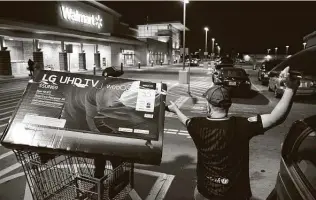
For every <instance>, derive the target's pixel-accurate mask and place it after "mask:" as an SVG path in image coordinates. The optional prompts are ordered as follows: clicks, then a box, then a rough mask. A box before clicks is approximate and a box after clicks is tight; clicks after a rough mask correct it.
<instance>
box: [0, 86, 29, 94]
mask: <svg viewBox="0 0 316 200" xmlns="http://www.w3.org/2000/svg"><path fill="white" fill-rule="evenodd" d="M25 88H26V87H17V88H11V89H5V90H1V92H0V93H7V92H16V91H21V90H25Z"/></svg>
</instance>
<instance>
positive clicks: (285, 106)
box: [252, 67, 299, 131]
mask: <svg viewBox="0 0 316 200" xmlns="http://www.w3.org/2000/svg"><path fill="white" fill-rule="evenodd" d="M280 79H282V81H283V82H284V84H285V86H286V88H285V90H284V93H283V96H282V98H281V100H280V101H279V102H278V104H277V105H276V106H275V107H274V109H273V110H272V112H271V113H270V114H263V115H261V119H262V125H263V129H264V130H265V131H267V130H269V129H271V128H273V127H275V126H277V125H279V124H281V123H283V122H284V121H285V119H286V117H287V115H288V114H289V112H290V110H291V107H292V104H293V97H294V95H295V93H296V90H297V88H298V86H299V80H292V79H290V74H289V67H286V68H285V69H284V70H283V71H282V72H281V73H280ZM252 118H256V117H252Z"/></svg>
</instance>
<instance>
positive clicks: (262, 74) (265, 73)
mask: <svg viewBox="0 0 316 200" xmlns="http://www.w3.org/2000/svg"><path fill="white" fill-rule="evenodd" d="M282 61H284V59H273V60H267V61H264V62H263V63H260V64H261V65H260V67H259V70H258V81H261V83H262V85H266V84H267V83H269V71H270V70H271V69H273V68H274V67H275V66H277V65H278V64H280V63H281V62H282Z"/></svg>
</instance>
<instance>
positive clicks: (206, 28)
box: [204, 27, 208, 60]
mask: <svg viewBox="0 0 316 200" xmlns="http://www.w3.org/2000/svg"><path fill="white" fill-rule="evenodd" d="M204 30H205V52H207V32H208V27H205V28H204ZM206 58H207V55H205V60H206Z"/></svg>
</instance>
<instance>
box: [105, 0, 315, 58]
mask: <svg viewBox="0 0 316 200" xmlns="http://www.w3.org/2000/svg"><path fill="white" fill-rule="evenodd" d="M101 3H103V4H104V5H106V6H108V7H110V8H112V9H113V10H115V11H117V12H119V13H120V14H122V21H123V22H125V23H128V24H130V25H131V26H134V27H135V26H136V25H137V24H146V16H148V17H149V23H155V22H165V21H180V22H183V20H182V19H183V4H182V2H180V1H138V2H137V1H135V2H131V1H126V2H124V1H116V2H114V1H102V2H101ZM186 23H187V24H186V26H187V27H188V28H189V29H190V31H189V32H186V41H187V42H186V46H187V47H189V48H190V52H192V51H197V50H198V49H202V50H204V46H205V31H204V27H205V26H208V27H209V29H211V31H209V33H208V38H209V39H210V38H211V37H215V38H216V41H217V42H218V43H219V44H220V46H221V48H222V50H224V52H230V51H231V50H232V49H234V50H235V51H236V52H240V53H266V52H267V50H266V49H267V48H271V49H273V50H271V52H274V48H275V47H278V53H284V52H285V46H286V45H289V46H290V48H289V53H294V52H297V51H299V50H301V49H302V46H303V45H302V43H303V37H304V36H305V35H307V34H309V33H311V32H313V31H316V2H299V1H297V2H285V1H284V2H269V1H266V2H247V1H244V2H234V1H233V2H227V1H226V2H225V1H223V2H215V1H209V2H206V1H191V2H189V4H187V20H186ZM208 44H209V45H208V50H209V51H210V50H211V40H209V41H208ZM271 52H270V53H271Z"/></svg>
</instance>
